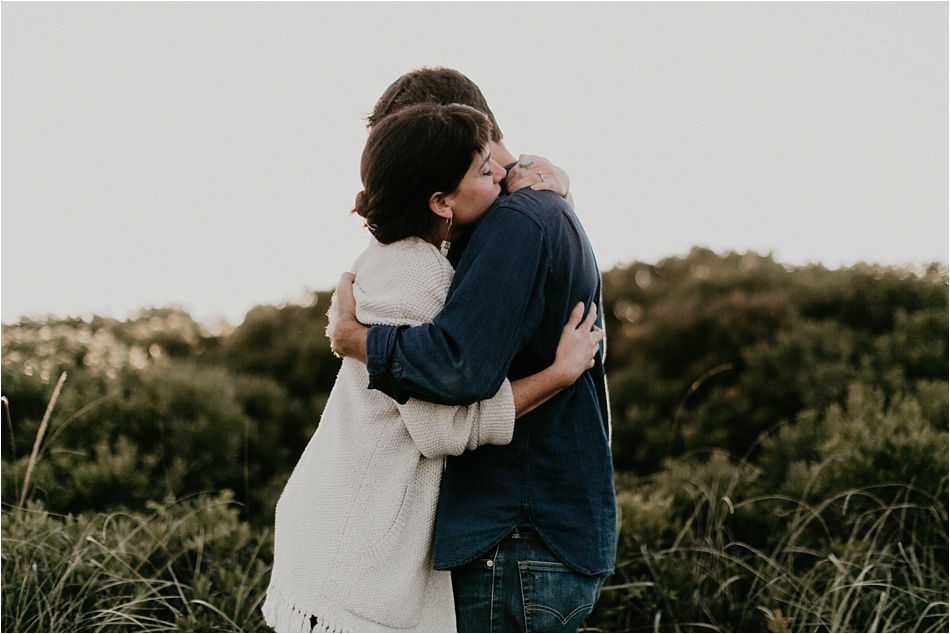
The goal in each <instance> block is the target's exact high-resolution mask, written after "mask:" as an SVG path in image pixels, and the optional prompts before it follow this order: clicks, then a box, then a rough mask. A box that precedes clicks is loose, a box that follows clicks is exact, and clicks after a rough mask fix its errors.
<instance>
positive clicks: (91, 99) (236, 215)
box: [0, 2, 950, 324]
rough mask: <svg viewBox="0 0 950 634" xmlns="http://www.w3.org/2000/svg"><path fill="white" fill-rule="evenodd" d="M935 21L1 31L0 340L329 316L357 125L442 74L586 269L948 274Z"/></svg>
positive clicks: (530, 15)
mask: <svg viewBox="0 0 950 634" xmlns="http://www.w3.org/2000/svg"><path fill="white" fill-rule="evenodd" d="M948 56H950V49H948V4H947V3H946V2H924V3H909V2H907V3H905V2H898V3H882V2H871V3H864V2H846V3H824V2H807V3H753V2H741V3H734V4H733V3H719V2H714V3H685V2H682V3H681V2H675V3H618V2H610V3H544V2H527V3H498V4H496V3H483V2H467V3H459V2H456V3H434V2H433V3H412V4H407V3H391V2H387V3H380V4H375V3H357V2H346V3H303V2H291V3H262V4H258V3H223V2H220V3H218V2H216V3H200V4H199V3H174V4H166V3H131V4H126V3H113V2H108V3H101V4H85V3H62V4H60V3H11V2H4V3H3V4H2V58H0V59H2V131H0V132H2V137H0V139H2V175H0V176H2V321H3V322H4V323H13V322H15V321H17V320H18V319H19V318H20V317H21V316H24V315H33V316H41V315H45V314H47V313H52V314H55V315H58V316H61V317H65V316H77V317H78V316H87V317H88V316H90V315H91V314H93V313H97V314H101V315H107V316H112V317H117V318H120V319H125V318H127V317H128V316H129V315H130V314H132V313H133V312H135V311H136V310H137V309H140V308H144V307H147V306H155V307H161V306H167V305H173V304H177V305H181V306H183V307H184V308H185V309H187V310H189V311H190V312H191V314H192V316H193V317H195V318H196V319H199V320H208V319H213V318H215V317H224V318H226V319H227V320H228V321H230V322H231V323H232V324H239V323H240V322H241V321H243V318H244V315H245V313H246V312H247V311H248V310H249V309H250V308H251V307H252V306H254V305H255V304H276V303H279V302H281V301H293V300H296V299H298V298H299V297H300V296H301V295H302V293H303V291H304V290H306V289H313V290H329V289H331V288H333V287H334V286H335V285H336V280H337V279H338V277H339V274H340V273H341V272H342V271H344V270H346V269H347V268H349V267H350V265H351V264H352V263H353V261H354V260H355V258H356V257H357V255H358V254H359V253H360V251H362V249H363V248H364V247H365V246H366V244H367V243H368V241H369V234H368V233H366V231H365V230H364V229H363V228H362V226H361V222H360V219H358V218H356V217H354V216H351V215H349V210H350V209H351V208H352V205H353V200H354V197H355V196H356V193H357V192H358V191H359V190H360V189H361V186H360V182H359V157H360V153H361V151H362V148H363V143H364V141H365V138H366V129H365V121H364V117H365V115H366V114H367V113H368V112H369V111H370V110H371V109H372V107H373V105H374V104H375V102H376V99H377V98H378V97H379V95H380V94H381V93H382V91H383V90H384V89H385V88H386V87H387V86H388V85H389V84H390V83H391V82H392V81H394V80H395V79H396V78H397V77H399V76H400V75H401V74H402V73H404V72H406V71H409V70H412V69H415V68H419V67H421V66H436V65H442V66H449V67H452V68H456V69H458V70H459V71H461V72H463V73H465V74H466V75H468V76H469V77H471V78H472V79H473V80H474V81H475V82H476V83H477V84H478V85H479V86H480V87H481V88H482V91H483V92H484V94H485V96H486V97H487V98H488V101H489V103H490V104H491V106H492V109H493V110H494V112H495V115H496V117H497V119H498V121H499V124H500V125H501V128H502V130H503V131H504V133H505V138H506V143H507V146H508V148H509V149H510V150H511V151H512V152H513V153H514V154H516V155H517V154H518V153H521V152H525V153H532V154H540V155H542V156H545V157H547V158H549V159H550V160H551V161H552V162H554V163H555V164H557V165H560V166H561V167H563V168H564V169H565V170H567V172H568V174H570V177H571V190H572V193H573V195H574V199H575V203H576V207H577V211H578V214H579V216H580V217H581V219H582V221H583V222H584V224H585V227H586V229H587V232H588V234H589V236H590V238H591V242H592V243H593V246H594V249H595V252H596V254H597V257H598V261H599V263H600V266H601V269H603V270H608V269H610V268H612V267H613V266H615V265H616V264H618V263H629V262H632V261H634V260H641V261H646V262H656V261H658V260H661V259H663V258H666V257H670V256H677V255H679V256H684V255H686V254H687V253H689V250H690V248H691V247H692V246H694V245H697V246H702V247H707V248H710V249H712V250H714V251H716V252H724V251H728V250H735V251H738V252H740V253H744V252H746V251H756V252H758V253H760V254H766V253H769V252H771V253H772V254H773V257H774V258H775V259H776V260H778V261H780V262H783V263H789V264H805V263H808V262H821V263H823V264H824V265H825V266H828V267H830V268H836V267H838V266H843V265H844V266H846V265H851V264H854V263H856V262H859V261H864V262H867V263H872V264H874V263H876V264H884V265H906V264H910V265H918V264H925V263H929V262H933V261H939V262H942V263H947V261H948V250H950V247H948V234H950V222H948V217H950V216H948V214H950V211H948V210H950V198H948V191H950V179H948V173H950V164H948V152H950V150H948V137H950V130H948V108H950V97H948Z"/></svg>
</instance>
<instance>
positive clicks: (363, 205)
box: [353, 189, 369, 218]
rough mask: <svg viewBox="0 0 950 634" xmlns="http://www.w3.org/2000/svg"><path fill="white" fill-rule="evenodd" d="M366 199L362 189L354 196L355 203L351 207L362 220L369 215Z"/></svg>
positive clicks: (364, 191)
mask: <svg viewBox="0 0 950 634" xmlns="http://www.w3.org/2000/svg"><path fill="white" fill-rule="evenodd" d="M367 198H369V197H368V196H367V195H366V190H365V189H364V190H363V191H361V192H360V193H358V194H357V195H356V203H355V205H354V207H353V211H354V212H355V213H357V214H359V215H360V216H361V217H363V218H366V217H367V216H368V215H369V201H368V200H367Z"/></svg>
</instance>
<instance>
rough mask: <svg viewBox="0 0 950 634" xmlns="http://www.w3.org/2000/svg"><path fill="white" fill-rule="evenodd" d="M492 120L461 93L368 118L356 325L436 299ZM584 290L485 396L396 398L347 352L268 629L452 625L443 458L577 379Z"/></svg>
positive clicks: (287, 525)
mask: <svg viewBox="0 0 950 634" xmlns="http://www.w3.org/2000/svg"><path fill="white" fill-rule="evenodd" d="M489 133H490V124H489V122H488V119H487V118H486V117H485V115H483V114H482V113H480V112H478V111H476V110H474V109H472V108H468V107H466V106H459V105H450V106H439V105H434V104H421V105H419V106H413V107H411V108H407V109H406V110H403V111H400V112H398V113H396V114H393V115H391V116H389V117H387V118H386V119H385V120H383V121H382V122H380V123H379V124H377V125H376V126H374V128H373V130H372V131H371V133H370V135H369V138H368V139H367V143H366V148H365V149H364V151H363V157H362V161H361V168H360V173H361V177H362V181H363V186H364V188H365V189H364V191H363V192H361V193H360V194H359V195H358V196H357V199H356V209H355V211H356V212H357V213H359V214H360V215H361V216H363V218H365V220H366V224H367V226H368V227H369V229H370V231H371V232H372V233H373V236H374V240H372V241H371V244H370V246H369V247H368V248H367V249H366V251H365V252H363V254H362V255H360V257H359V258H358V259H357V261H356V263H355V264H354V268H353V272H354V273H355V274H356V281H355V284H354V293H355V295H356V300H357V316H358V318H359V319H360V321H362V322H363V323H365V324H387V325H403V324H405V325H416V324H420V323H424V322H428V321H431V320H432V318H433V317H434V316H435V315H436V313H438V311H439V310H440V309H441V307H442V305H443V303H444V301H445V296H446V293H447V292H448V288H449V284H450V283H451V280H452V274H453V269H452V267H451V265H450V264H449V263H448V261H447V259H446V254H447V250H448V248H449V247H450V239H451V230H452V227H453V226H458V225H462V226H465V225H469V224H471V223H474V222H475V221H476V220H478V218H479V217H481V215H482V214H484V213H485V211H487V209H488V208H489V207H490V206H491V204H492V203H493V202H494V201H495V199H496V198H497V196H498V193H499V185H498V183H499V181H500V180H501V178H502V177H503V176H504V170H502V169H501V168H500V167H499V166H498V165H497V163H495V162H494V161H492V160H491V157H490V156H489V151H488V141H489ZM582 317H583V305H581V304H579V305H578V307H577V308H576V309H575V311H574V313H573V314H572V315H571V319H570V321H569V322H568V324H567V325H566V326H565V328H564V332H563V334H562V337H561V344H560V345H559V347H558V350H557V355H556V358H555V360H554V363H553V364H552V365H551V366H549V367H548V368H546V369H545V370H543V371H541V372H539V373H538V374H535V375H533V376H529V377H526V378H524V379H520V380H518V381H514V382H511V383H509V382H508V381H505V383H504V384H503V385H502V387H501V388H500V389H499V391H498V393H497V394H496V395H495V396H494V397H493V398H491V399H489V400H487V401H482V402H480V403H475V404H473V405H470V406H468V407H448V406H441V405H435V404H432V403H425V402H422V401H417V400H415V399H410V400H409V401H408V402H406V403H405V404H399V403H397V402H395V401H393V400H392V399H390V398H389V397H388V396H386V395H384V394H382V393H380V392H377V391H375V390H369V389H367V385H368V383H369V377H368V374H367V371H366V366H365V365H364V364H362V363H360V362H358V361H355V360H353V359H344V360H343V366H342V367H341V369H340V373H339V375H338V376H337V380H336V384H335V385H334V387H333V391H332V392H331V394H330V398H329V400H328V401H327V405H326V408H325V410H324V414H323V418H322V420H321V422H320V426H319V428H318V429H317V432H316V433H315V434H314V436H313V438H312V440H311V441H310V444H309V445H308V446H307V449H306V450H305V452H304V454H303V456H302V457H301V459H300V462H299V463H298V464H297V467H296V468H295V469H294V473H293V475H292V476H291V478H290V480H289V481H288V483H287V486H286V488H285V489H284V492H283V495H282V496H281V498H280V501H279V502H278V504H277V519H276V529H275V557H274V570H273V573H272V577H271V583H270V586H269V588H268V591H267V600H266V602H265V604H264V607H263V612H264V615H265V618H266V620H267V623H268V624H269V625H270V626H271V627H274V628H275V629H277V630H278V631H302V632H310V631H325V632H330V631H374V632H386V631H439V632H448V631H454V630H455V614H454V606H453V598H452V586H451V573H449V572H446V571H436V570H433V567H432V549H431V544H432V535H433V529H434V523H435V511H436V504H437V501H438V493H439V484H440V481H441V473H442V466H443V459H444V457H445V456H447V455H458V454H460V453H462V452H463V451H465V450H466V449H475V448H476V447H478V446H480V445H484V444H506V443H508V442H510V440H511V436H512V432H513V426H514V421H515V418H516V417H518V416H520V415H522V414H524V413H526V412H528V411H530V410H531V409H533V408H534V407H536V406H538V405H540V404H541V403H543V402H544V401H545V400H547V399H548V398H550V397H551V396H553V395H554V394H556V393H557V392H559V391H560V390H562V389H564V388H566V387H568V386H569V385H571V384H573V382H574V381H575V380H576V379H577V378H578V377H579V376H580V375H581V374H582V373H583V372H584V371H585V370H586V369H587V368H589V367H590V366H591V364H592V358H593V356H594V354H595V352H596V351H597V349H598V343H599V341H600V340H601V339H602V338H603V332H602V331H600V330H598V329H596V328H593V329H592V326H593V322H594V318H595V317H596V315H595V314H593V313H591V314H590V315H588V317H587V319H585V320H584V322H583V323H581V319H582Z"/></svg>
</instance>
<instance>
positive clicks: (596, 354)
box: [263, 68, 617, 632]
mask: <svg viewBox="0 0 950 634" xmlns="http://www.w3.org/2000/svg"><path fill="white" fill-rule="evenodd" d="M369 125H370V133H369V136H368V139H367V142H366V147H365V149H364V151H363V156H362V159H361V164H360V175H361V178H362V182H363V187H364V190H363V191H362V192H360V194H359V195H358V196H357V198H356V207H355V211H356V212H357V213H359V214H360V215H361V216H362V217H363V218H364V219H365V224H366V226H367V227H368V228H369V230H370V232H371V233H372V235H373V239H372V240H371V242H370V246H369V247H368V248H367V249H366V251H364V252H363V254H362V255H360V256H359V258H358V259H357V260H356V262H355V264H354V266H353V273H354V274H355V277H354V276H353V275H350V274H345V275H344V277H343V279H341V282H340V286H339V287H338V289H337V295H336V298H335V300H334V302H333V306H332V307H331V312H330V324H329V326H328V328H327V334H328V336H329V337H330V340H331V346H332V348H333V350H334V352H335V353H337V354H338V355H340V356H343V357H344V360H343V365H342V367H341V369H340V373H339V375H338V376H337V380H336V383H335V385H334V387H333V391H332V392H331V395H330V398H329V400H328V402H327V405H326V408H325V410H324V414H323V418H322V419H321V422H320V425H319V428H318V429H317V431H316V433H315V434H314V436H313V438H312V440H311V441H310V444H309V445H308V446H307V449H306V450H305V452H304V454H303V455H302V456H301V458H300V462H299V463H298V464H297V466H296V468H295V469H294V472H293V475H292V476H291V478H290V480H289V481H288V483H287V486H286V488H285V489H284V492H283V494H282V495H281V498H280V501H279V502H278V504H277V514H276V528H275V553H274V569H273V573H272V577H271V583H270V586H269V588H268V591H267V599H266V602H265V604H264V607H263V611H264V615H265V618H266V620H267V623H268V624H269V625H270V626H271V627H274V628H275V629H276V630H278V631H295V632H341V631H354V632H355V631H372V632H394V631H435V632H451V631H456V630H457V631H462V632H512V631H535V632H554V631H576V630H577V628H578V627H579V626H580V624H581V622H582V621H583V620H584V618H585V617H586V616H587V615H588V614H589V613H590V611H591V609H592V608H593V605H594V603H595V602H596V600H597V597H598V596H599V594H600V588H601V584H602V582H603V579H604V577H605V576H606V575H609V574H610V573H612V571H613V564H614V555H615V550H616V537H617V535H616V530H617V526H616V507H615V500H614V490H613V481H612V465H611V457H610V426H609V419H608V404H607V392H606V382H605V378H604V367H603V347H604V343H603V341H602V339H603V336H604V333H603V330H602V329H601V327H602V319H601V314H600V312H601V306H600V304H601V301H600V294H601V288H600V273H599V271H598V268H597V263H596V261H595V259H594V254H593V251H592V249H591V246H590V243H589V242H588V239H587V236H586V234H585V233H584V230H583V228H582V226H581V223H580V221H579V220H578V219H577V216H576V215H575V214H574V211H573V209H572V208H571V205H570V204H569V202H568V200H569V199H570V194H569V191H568V182H567V177H566V175H565V174H564V173H563V171H561V170H559V169H558V168H556V167H554V166H553V165H551V164H550V163H548V162H547V161H546V160H544V159H542V158H540V157H528V156H526V155H521V156H520V157H519V159H515V158H514V156H512V155H511V154H510V153H509V151H508V150H507V149H506V148H505V147H504V144H503V142H502V137H501V132H500V130H499V128H498V125H497V123H496V122H495V120H494V116H493V115H492V113H491V110H490V109H489V108H488V104H487V102H486V101H485V98H484V97H483V96H482V94H481V91H480V90H479V89H478V87H477V86H476V85H475V84H474V83H473V82H471V80H469V79H468V78H467V77H465V76H464V75H461V74H460V73H458V72H456V71H453V70H449V69H444V68H423V69H421V70H417V71H413V72H410V73H407V74H406V75H404V76H402V77H401V78H399V79H398V80H397V81H396V82H395V83H394V84H392V85H391V86H390V87H389V88H388V89H387V90H386V92H385V93H384V94H383V96H382V97H381V98H380V100H379V102H378V103H377V104H376V108H375V110H374V112H373V114H372V115H371V116H370V118H369ZM502 185H504V186H505V189H506V193H505V194H504V195H501V196H499V193H500V192H501V189H502ZM453 244H454V246H453ZM463 244H464V249H462V248H460V247H461V246H463ZM453 265H454V266H453Z"/></svg>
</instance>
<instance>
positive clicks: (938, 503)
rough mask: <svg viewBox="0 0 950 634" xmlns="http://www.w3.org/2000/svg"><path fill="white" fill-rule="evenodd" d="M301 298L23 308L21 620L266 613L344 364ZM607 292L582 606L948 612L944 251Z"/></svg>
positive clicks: (837, 615) (752, 266) (949, 421)
mask: <svg viewBox="0 0 950 634" xmlns="http://www.w3.org/2000/svg"><path fill="white" fill-rule="evenodd" d="M304 304H305V305H288V306H280V307H272V306H259V307H257V308H255V309H254V310H252V311H251V312H250V313H248V315H247V318H246V319H245V321H244V323H243V324H242V325H241V326H239V327H238V328H236V329H235V328H230V327H229V326H227V324H218V325H217V326H204V325H201V324H196V323H195V322H194V321H193V320H192V319H191V318H190V317H189V316H188V315H187V314H186V313H184V312H182V311H181V310H178V309H160V310H148V311H143V312H142V313H141V314H140V315H137V316H136V317H134V318H132V319H130V320H128V321H126V322H119V321H116V320H110V319H102V318H98V317H97V318H94V319H92V320H91V321H88V322H87V321H83V320H79V319H55V318H49V319H46V320H23V321H21V322H20V323H18V324H15V325H9V326H8V325H4V326H3V358H2V381H3V395H4V399H5V405H4V418H5V420H4V429H5V432H4V436H3V443H2V459H3V470H2V499H3V502H4V511H3V558H4V566H3V599H2V601H3V628H4V631H30V630H44V631H45V630H48V631H87V630H96V631H124V630H129V629H135V630H149V631H151V630H156V631H157V630H163V631H199V630H200V631H216V630H249V631H253V630H259V629H260V628H261V627H262V626H263V623H262V622H261V620H260V616H259V605H260V598H261V595H262V593H263V591H264V588H265V584H266V579H267V573H268V570H269V566H270V561H271V558H272V549H271V547H270V541H269V540H270V532H269V530H270V526H271V524H272V522H273V512H274V507H275V505H276V501H277V498H278V496H279V494H280V492H281V490H282V488H283V486H284V483H285V482H286V480H287V478H288V477H289V475H290V473H291V471H292V469H293V467H294V465H295V463H296V461H297V459H298V457H299V456H300V454H301V453H302V451H303V449H304V447H305V445H306V443H307V441H308V440H309V438H310V436H311V435H312V433H313V431H314V430H315V429H316V426H317V424H318V422H319V418H320V415H321V413H322V411H323V407H324V405H325V403H326V399H327V396H328V394H329V391H330V389H331V387H332V384H333V381H334V380H335V377H336V374H337V372H338V370H339V360H338V359H336V358H335V357H333V355H332V354H331V353H330V350H329V346H328V344H327V341H326V338H325V337H324V329H325V326H326V316H325V315H326V310H327V307H328V304H329V294H328V293H314V294H311V295H310V296H309V298H308V299H307V301H305V302H304ZM604 305H605V309H606V311H605V312H606V314H605V323H606V328H607V332H608V336H609V346H608V356H607V370H608V381H609V383H610V396H611V410H612V415H613V451H614V462H615V466H616V468H617V478H616V487H617V492H618V500H619V503H620V506H621V510H622V522H623V525H622V530H621V534H620V543H619V549H618V564H617V572H616V574H615V575H614V577H613V578H611V579H610V580H608V582H607V585H606V586H605V590H604V593H603V597H602V599H601V601H600V602H599V603H598V605H597V607H596V609H595V611H594V613H593V614H592V615H591V616H590V618H589V619H588V621H587V623H586V627H588V628H593V629H599V630H617V631H646V630H651V631H660V630H669V631H674V630H675V631H680V630H697V629H702V630H710V629H711V630H715V631H762V630H765V629H768V630H770V631H806V630H809V631H815V630H827V631H842V630H860V631H945V630H946V629H947V626H948V616H947V615H948V602H947V596H948V582H947V579H948V572H947V561H948V520H947V508H948V485H947V475H948V468H950V467H948V458H947V446H948V437H947V430H948V426H950V415H948V411H950V404H948V372H950V369H948V336H950V333H948V321H950V318H948V293H947V272H946V270H945V269H943V268H940V267H938V266H936V265H930V266H926V267H920V268H918V269H915V270H908V269H885V268H881V267H871V266H865V265H858V266H855V267H852V268H851V269H841V270H838V271H829V270H826V269H824V268H822V267H820V266H809V267H800V268H795V267H790V266H783V265H781V264H778V263H776V262H774V261H772V259H771V258H770V257H759V256H758V255H756V254H753V253H747V254H744V255H739V254H735V253H730V254H726V255H724V256H718V255H716V254H714V253H712V252H709V251H706V250H702V249H694V250H693V251H692V252H691V253H690V254H689V256H688V257H685V258H670V259H667V260H663V261H661V262H658V263H656V264H653V265H649V264H644V263H640V262H636V263H633V264H631V265H629V266H626V267H618V268H616V269H614V270H612V271H610V272H607V273H605V274H604ZM212 331H213V332H212ZM63 371H65V372H67V374H68V380H67V381H66V383H65V386H64V388H63V391H62V393H61V395H60V397H59V400H58V402H57V404H56V408H55V411H54V413H53V416H52V419H51V421H50V428H49V431H48V433H47V434H46V437H45V439H43V441H42V446H41V447H40V453H39V460H38V462H37V465H36V467H35V470H34V472H33V473H32V476H31V482H30V490H29V492H28V493H29V495H28V499H29V500H30V502H29V503H28V504H27V508H25V509H24V508H17V507H15V506H14V502H15V501H16V500H18V499H19V494H20V492H21V490H22V487H23V485H24V476H25V471H26V467H27V462H28V459H27V456H28V455H29V451H30V449H31V448H32V446H33V443H34V440H35V439H36V436H37V430H38V428H39V426H40V420H41V419H42V416H43V413H44V411H45V409H46V405H47V403H48V401H49V399H50V394H51V392H52V389H53V382H54V381H55V379H56V378H57V377H58V376H59V374H60V373H61V372H63ZM221 491H226V492H225V493H219V492H221ZM230 491H234V492H235V493H234V494H231V493H230ZM195 496H197V497H195ZM159 501H161V502H159ZM141 509H148V511H146V512H144V513H143V512H142V510H141Z"/></svg>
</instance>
